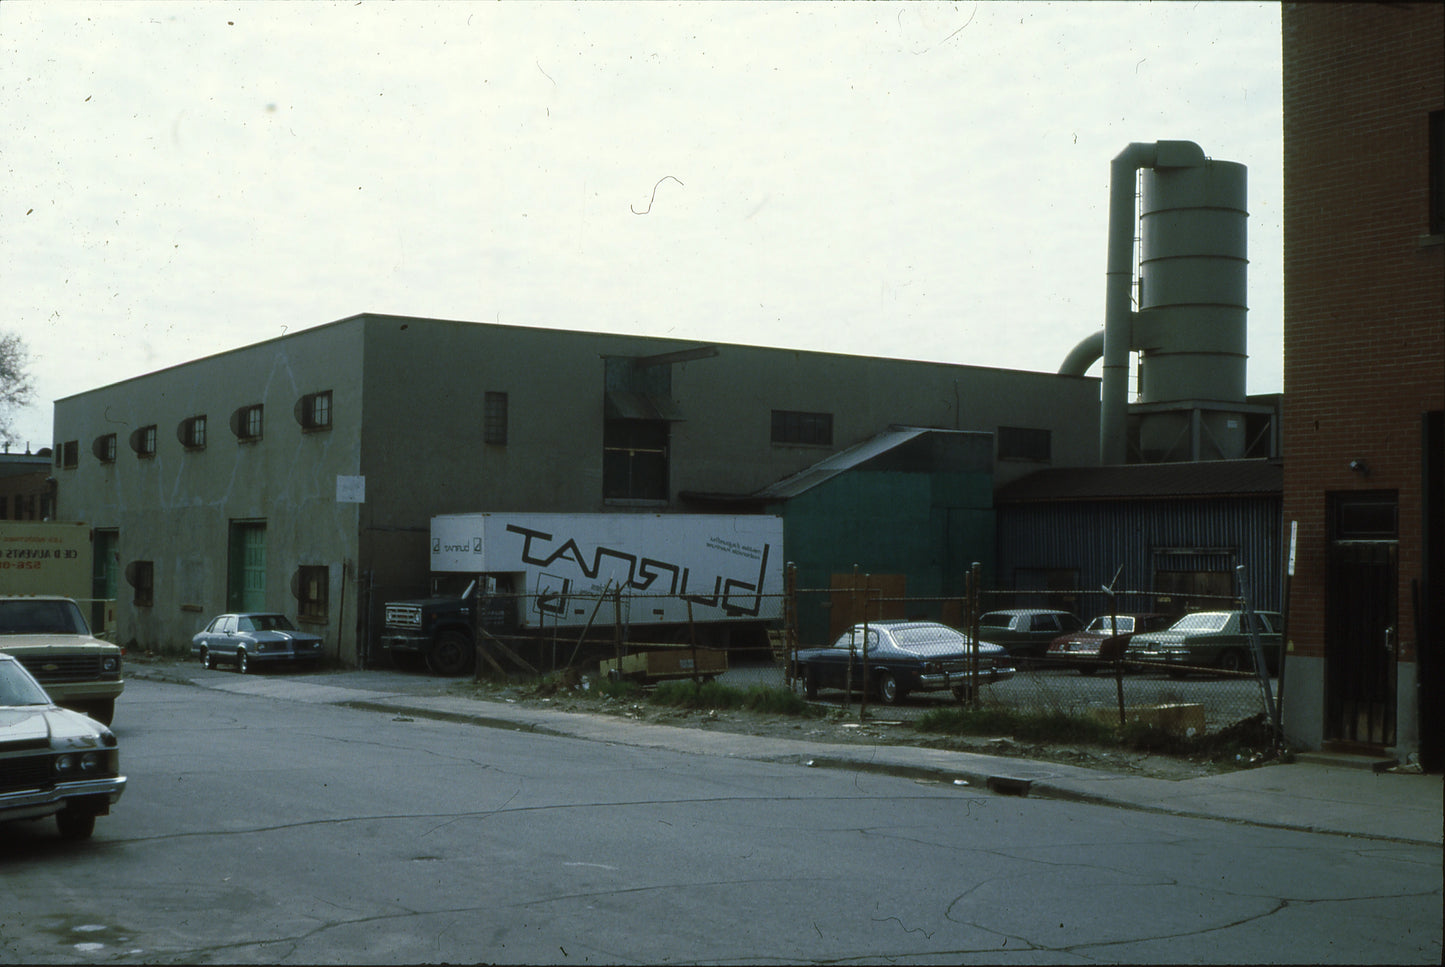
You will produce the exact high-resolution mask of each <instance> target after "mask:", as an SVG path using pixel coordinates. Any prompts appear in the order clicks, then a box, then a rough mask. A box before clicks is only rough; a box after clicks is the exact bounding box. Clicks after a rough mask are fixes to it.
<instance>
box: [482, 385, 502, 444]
mask: <svg viewBox="0 0 1445 967" xmlns="http://www.w3.org/2000/svg"><path fill="white" fill-rule="evenodd" d="M482 407H483V409H482V442H483V443H490V444H493V445H495V446H506V443H507V394H506V393H488V394H487V395H486V399H485V400H484V401H483V403H482Z"/></svg>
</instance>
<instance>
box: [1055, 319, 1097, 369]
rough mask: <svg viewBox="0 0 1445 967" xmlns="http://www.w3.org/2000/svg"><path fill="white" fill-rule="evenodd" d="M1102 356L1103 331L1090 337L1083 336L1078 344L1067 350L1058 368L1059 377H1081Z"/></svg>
mask: <svg viewBox="0 0 1445 967" xmlns="http://www.w3.org/2000/svg"><path fill="white" fill-rule="evenodd" d="M1102 355H1104V330H1102V329H1100V330H1099V331H1098V332H1096V333H1094V334H1093V335H1092V336H1085V337H1084V338H1083V339H1081V340H1079V344H1078V345H1077V346H1075V347H1074V348H1073V349H1070V350H1069V354H1068V355H1067V356H1065V357H1064V361H1063V363H1062V364H1060V366H1059V375H1060V376H1083V375H1084V374H1085V373H1087V372H1088V371H1089V367H1090V366H1092V365H1094V361H1095V360H1097V359H1098V358H1099V357H1100V356H1102Z"/></svg>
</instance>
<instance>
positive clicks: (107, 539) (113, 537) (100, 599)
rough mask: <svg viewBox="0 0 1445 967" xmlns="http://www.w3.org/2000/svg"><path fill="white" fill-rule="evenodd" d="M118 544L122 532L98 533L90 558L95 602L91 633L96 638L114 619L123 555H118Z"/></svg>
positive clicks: (102, 531)
mask: <svg viewBox="0 0 1445 967" xmlns="http://www.w3.org/2000/svg"><path fill="white" fill-rule="evenodd" d="M119 545H120V532H119V531H113V530H97V531H96V532H95V543H94V544H93V545H92V546H91V552H92V553H91V559H90V560H91V563H90V575H91V576H90V596H91V598H93V599H94V600H93V601H92V602H91V605H90V630H91V632H92V633H94V634H97V635H98V634H101V633H102V632H104V631H106V630H107V629H109V628H110V618H111V617H113V611H112V608H113V607H114V605H115V595H116V581H117V580H118V578H119V573H118V572H119V570H120V563H119V561H120V556H119V555H118V554H117V553H116V552H117V550H118V548H119Z"/></svg>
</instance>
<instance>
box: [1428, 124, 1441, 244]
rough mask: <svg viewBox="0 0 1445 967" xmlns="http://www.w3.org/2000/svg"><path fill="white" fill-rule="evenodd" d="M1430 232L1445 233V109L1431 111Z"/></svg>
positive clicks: (1433, 233) (1434, 233) (1435, 233)
mask: <svg viewBox="0 0 1445 967" xmlns="http://www.w3.org/2000/svg"><path fill="white" fill-rule="evenodd" d="M1430 234H1431V235H1445V111H1431V112H1430Z"/></svg>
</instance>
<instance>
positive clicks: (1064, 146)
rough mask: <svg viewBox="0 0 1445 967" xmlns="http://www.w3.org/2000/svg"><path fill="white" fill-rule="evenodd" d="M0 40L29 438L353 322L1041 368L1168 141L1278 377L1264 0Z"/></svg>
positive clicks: (165, 30)
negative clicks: (1109, 231) (1228, 205)
mask: <svg viewBox="0 0 1445 967" xmlns="http://www.w3.org/2000/svg"><path fill="white" fill-rule="evenodd" d="M0 49H3V56H0V104H3V106H4V114H3V116H4V129H3V132H0V139H3V140H0V157H3V165H4V171H3V178H0V219H3V228H0V272H3V277H0V330H8V331H17V332H19V333H20V334H21V335H22V336H23V338H24V339H25V340H26V342H27V343H28V345H29V347H30V351H31V354H32V357H33V361H32V366H31V373H32V375H33V376H34V378H35V383H36V388H37V390H38V398H39V404H38V405H37V406H35V407H32V408H30V409H28V410H26V411H23V412H21V413H19V414H18V420H17V421H16V429H17V431H18V432H19V438H20V439H19V449H20V450H23V449H24V448H25V445H26V444H27V443H28V444H29V445H30V447H31V448H32V449H38V448H39V447H41V446H48V445H50V444H51V443H52V440H51V413H52V407H51V403H52V401H54V400H55V399H58V398H61V397H65V396H69V395H71V394H74V393H79V392H84V391H85V390H89V389H93V388H95V387H98V386H103V385H106V384H109V383H113V382H116V381H118V380H122V379H127V378H130V377H133V376H137V375H141V374H143V373H148V372H151V371H154V370H156V369H160V368H163V367H166V366H171V365H175V364H178V363H183V362H185V361H187V360H190V359H195V358H197V357H200V356H205V355H209V354H212V353H216V352H221V351H224V350H227V349H233V348H236V347H239V346H244V345H247V344H249V343H252V342H256V341H258V340H261V339H267V338H271V337H273V336H277V335H281V334H283V333H288V332H295V331H297V330H299V329H305V328H308V327H311V326H316V325H320V324H323V323H327V322H331V321H334V320H336V319H341V318H344V317H346V316H350V315H354V314H356V313H359V312H388V313H397V314H403V315H418V316H430V317H436V318H444V319H462V320H472V321H478V322H502V323H507V324H512V325H523V326H542V327H548V328H559V329H583V330H596V331H606V332H618V333H637V334H645V335H656V336H675V337H678V338H683V339H693V340H713V341H721V342H733V343H746V344H755V345H766V346H782V347H789V348H799V349H819V350H828V351H835V352H846V353H858V354H869V355H882V356H892V357H899V358H908V359H926V360H938V361H945V362H958V363H969V364H975V365H984V366H997V367H1005V368H1013V369H1026V370H1039V371H1046V372H1053V371H1056V370H1057V369H1058V367H1059V365H1060V363H1061V362H1062V361H1063V358H1064V356H1065V355H1066V354H1067V353H1068V351H1069V349H1071V348H1072V347H1073V346H1074V345H1075V344H1076V343H1078V342H1079V341H1080V340H1081V339H1083V338H1084V337H1086V336H1088V335H1089V334H1090V333H1092V332H1094V331H1095V330H1097V329H1099V328H1101V327H1102V325H1103V314H1104V295H1105V292H1104V270H1105V235H1106V228H1107V223H1108V219H1107V201H1108V190H1109V161H1110V160H1111V159H1112V158H1113V157H1114V156H1115V155H1116V154H1118V153H1119V152H1120V151H1121V150H1122V149H1123V148H1124V147H1125V146H1126V145H1127V144H1128V143H1129V142H1131V141H1157V140H1163V139H1184V140H1191V141H1195V142H1198V143H1199V144H1200V145H1201V146H1202V147H1203V148H1204V150H1205V152H1206V153H1207V154H1208V155H1209V156H1211V157H1214V158H1218V159H1222V160H1227V161H1236V162H1240V163H1242V164H1245V165H1247V166H1248V167H1249V202H1250V204H1249V207H1250V222H1249V231H1250V239H1249V245H1250V276H1249V285H1250V297H1249V303H1250V313H1249V353H1250V360H1249V368H1248V387H1249V391H1250V392H1254V393H1262V392H1277V391H1279V390H1280V389H1281V388H1282V380H1283V376H1282V373H1283V361H1282V326H1281V313H1282V302H1283V299H1282V270H1281V217H1280V215H1281V202H1282V189H1281V117H1280V27H1279V9H1278V6H1277V5H1276V4H1274V3H1219V2H1198V3H1189V2H1153V3H1094V2H1088V3H1033V2H1030V3H1003V2H983V3H972V2H966V3H886V2H880V3H842V4H827V3H806V4H791V3H781V2H762V3H725V4H710V3H696V4H694V3H688V4H680V5H675V4H670V3H636V4H616V3H606V4H604V3H596V2H594V3H579V4H569V3H542V4H535V3H521V2H515V3H514V2H503V3H499V4H497V3H465V2H455V3H425V2H407V3H377V2H363V3H356V2H353V0H348V2H344V3H334V4H333V3H319V2H313V3H261V2H254V3H223V2H215V0H212V2H204V3H186V2H166V3H140V2H136V3H92V2H74V3H67V2H49V0H45V2H28V0H9V2H5V3H0ZM638 212H642V213H644V214H637V213H638ZM1093 372H1095V373H1097V372H1098V367H1097V364H1096V367H1095V369H1094V370H1093Z"/></svg>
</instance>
